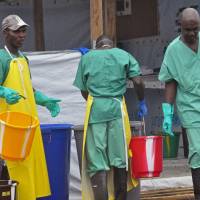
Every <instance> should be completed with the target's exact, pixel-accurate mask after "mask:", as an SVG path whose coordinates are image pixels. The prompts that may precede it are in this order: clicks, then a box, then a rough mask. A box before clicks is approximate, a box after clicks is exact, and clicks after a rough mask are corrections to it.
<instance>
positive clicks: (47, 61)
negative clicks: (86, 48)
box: [26, 51, 85, 124]
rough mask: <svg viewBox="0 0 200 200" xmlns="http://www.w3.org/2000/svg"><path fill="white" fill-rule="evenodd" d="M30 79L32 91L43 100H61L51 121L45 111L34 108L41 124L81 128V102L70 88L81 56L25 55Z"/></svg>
mask: <svg viewBox="0 0 200 200" xmlns="http://www.w3.org/2000/svg"><path fill="white" fill-rule="evenodd" d="M26 55H27V57H28V59H29V62H30V69H31V75H32V82H33V87H34V88H35V89H36V90H40V91H42V92H44V94H46V95H47V96H50V97H55V98H59V99H61V100H62V102H61V103H60V105H61V112H60V114H59V116H58V117H56V118H51V116H50V114H49V113H48V111H47V110H46V108H44V107H41V106H38V110H39V116H40V122H41V123H71V124H82V123H83V119H84V110H85V101H84V99H83V98H82V96H81V93H80V91H79V90H78V89H77V88H76V87H74V86H73V85H72V84H73V81H74V77H75V74H76V70H77V66H78V62H79V60H80V56H81V54H80V53H79V52H77V51H59V52H45V53H43V52H38V53H27V54H26Z"/></svg>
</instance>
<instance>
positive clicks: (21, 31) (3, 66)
mask: <svg viewBox="0 0 200 200" xmlns="http://www.w3.org/2000/svg"><path fill="white" fill-rule="evenodd" d="M27 26H28V24H26V23H25V22H24V21H23V20H22V19H21V18H20V17H19V16H17V15H9V16H7V17H6V18H4V19H3V21H2V31H3V34H4V37H5V47H4V49H1V50H0V84H1V86H0V97H1V98H0V112H5V111H6V110H9V111H16V112H19V111H20V112H24V113H27V114H29V115H32V116H35V117H38V114H37V110H36V103H37V104H39V105H42V106H46V108H47V109H48V110H49V111H50V112H51V115H52V117H55V116H57V115H58V113H59V111H60V109H59V105H58V102H59V101H60V100H58V99H53V98H48V97H47V96H45V95H43V94H42V93H41V92H40V91H35V90H33V87H32V83H31V76H30V71H29V67H28V61H27V58H25V57H24V56H23V54H22V53H21V52H20V51H19V48H20V47H22V44H23V42H24V40H25V37H26V29H27ZM22 97H23V98H22ZM6 164H7V167H8V171H9V175H10V178H11V179H13V180H17V181H18V182H19V186H18V200H35V199H36V198H38V197H43V196H48V195H50V194H51V191H50V186H49V178H48V172H47V166H46V160H45V154H44V149H43V142H42V137H41V131H40V128H39V127H38V128H37V130H36V132H35V136H34V141H33V144H32V148H31V152H30V155H29V156H28V157H27V158H26V159H25V160H24V161H9V160H6Z"/></svg>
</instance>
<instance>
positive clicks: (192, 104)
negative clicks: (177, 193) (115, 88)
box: [159, 8, 200, 200]
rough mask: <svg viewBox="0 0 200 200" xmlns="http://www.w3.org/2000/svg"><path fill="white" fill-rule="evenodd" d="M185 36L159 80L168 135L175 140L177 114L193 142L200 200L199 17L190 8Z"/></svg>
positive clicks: (192, 160)
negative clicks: (163, 97)
mask: <svg viewBox="0 0 200 200" xmlns="http://www.w3.org/2000/svg"><path fill="white" fill-rule="evenodd" d="M180 24H181V35H180V36H178V37H177V38H176V39H174V40H173V41H172V42H171V43H170V44H169V46H168V48H167V51H166V53H165V57H164V60H163V63H162V67H161V70H160V74H159V79H160V80H161V81H165V83H166V84H165V99H166V103H163V104H162V108H163V113H164V122H163V129H164V132H166V133H168V134H169V135H171V136H173V132H172V118H173V114H174V106H173V104H174V102H175V99H176V105H177V112H178V115H179V118H180V120H181V123H182V126H183V127H184V128H186V132H187V136H188V141H189V159H188V161H189V166H190V168H191V173H192V180H193V187H194V194H195V199H196V200H200V40H199V36H200V33H199V26H200V17H199V13H198V12H197V11H196V10H195V9H193V8H186V9H184V10H183V12H182V13H181V17H180Z"/></svg>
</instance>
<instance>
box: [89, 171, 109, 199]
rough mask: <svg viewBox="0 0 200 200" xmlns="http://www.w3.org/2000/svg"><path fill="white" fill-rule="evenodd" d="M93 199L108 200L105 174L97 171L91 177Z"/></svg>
mask: <svg viewBox="0 0 200 200" xmlns="http://www.w3.org/2000/svg"><path fill="white" fill-rule="evenodd" d="M91 184H92V189H93V192H94V198H95V200H108V190H107V174H106V171H99V172H97V173H96V174H95V175H94V176H93V177H92V178H91Z"/></svg>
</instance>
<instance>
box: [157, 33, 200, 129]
mask: <svg viewBox="0 0 200 200" xmlns="http://www.w3.org/2000/svg"><path fill="white" fill-rule="evenodd" d="M199 37H200V34H199ZM172 79H174V80H176V81H177V83H178V86H177V94H176V105H177V112H178V115H179V118H180V120H181V122H182V125H183V127H185V128H193V127H200V44H199V48H198V52H197V53H196V52H194V51H192V50H191V49H190V48H189V47H188V46H186V44H184V43H183V42H182V41H181V40H180V37H177V38H176V39H175V40H174V41H172V42H171V43H170V45H169V46H168V48H167V51H166V53H165V56H164V60H163V63H162V66H161V70H160V73H159V80H161V81H165V82H168V81H170V80H172Z"/></svg>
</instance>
